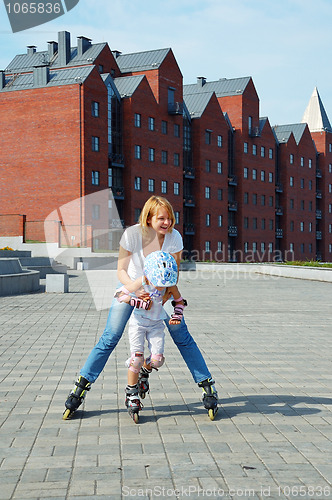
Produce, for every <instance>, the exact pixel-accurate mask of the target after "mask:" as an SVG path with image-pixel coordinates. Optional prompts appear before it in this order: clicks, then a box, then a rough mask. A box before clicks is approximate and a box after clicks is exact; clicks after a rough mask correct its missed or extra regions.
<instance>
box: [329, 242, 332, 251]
mask: <svg viewBox="0 0 332 500" xmlns="http://www.w3.org/2000/svg"><path fill="white" fill-rule="evenodd" d="M329 253H332V245H331V243H330V244H329Z"/></svg>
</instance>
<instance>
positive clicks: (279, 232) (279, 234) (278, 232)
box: [276, 229, 284, 238]
mask: <svg viewBox="0 0 332 500" xmlns="http://www.w3.org/2000/svg"><path fill="white" fill-rule="evenodd" d="M283 236H284V235H283V231H282V229H276V238H283Z"/></svg>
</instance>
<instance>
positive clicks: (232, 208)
mask: <svg viewBox="0 0 332 500" xmlns="http://www.w3.org/2000/svg"><path fill="white" fill-rule="evenodd" d="M228 210H229V211H230V212H237V201H229V202H228Z"/></svg>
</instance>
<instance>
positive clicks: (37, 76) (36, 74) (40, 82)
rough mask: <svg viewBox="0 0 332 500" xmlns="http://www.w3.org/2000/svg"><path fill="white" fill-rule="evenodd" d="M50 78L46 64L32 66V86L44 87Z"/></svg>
mask: <svg viewBox="0 0 332 500" xmlns="http://www.w3.org/2000/svg"><path fill="white" fill-rule="evenodd" d="M49 80H50V69H49V67H48V66H46V65H42V66H34V68H33V86H34V87H45V86H46V85H47V84H48V82H49Z"/></svg>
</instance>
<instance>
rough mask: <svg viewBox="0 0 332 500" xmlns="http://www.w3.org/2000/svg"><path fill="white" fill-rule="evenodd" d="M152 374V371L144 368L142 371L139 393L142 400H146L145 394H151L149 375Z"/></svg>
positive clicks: (139, 376)
mask: <svg viewBox="0 0 332 500" xmlns="http://www.w3.org/2000/svg"><path fill="white" fill-rule="evenodd" d="M151 372H152V370H149V369H148V368H145V367H144V366H143V367H142V368H141V369H140V372H139V375H138V392H139V395H140V397H141V398H142V399H144V398H145V394H146V393H147V392H150V387H149V375H150V373H151Z"/></svg>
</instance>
